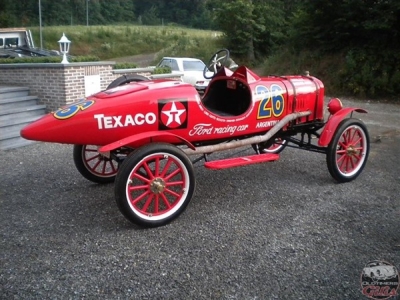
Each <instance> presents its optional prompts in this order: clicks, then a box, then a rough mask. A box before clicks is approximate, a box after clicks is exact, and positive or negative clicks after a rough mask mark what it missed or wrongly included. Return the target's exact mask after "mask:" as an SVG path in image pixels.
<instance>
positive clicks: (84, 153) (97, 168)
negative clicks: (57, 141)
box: [74, 145, 118, 184]
mask: <svg viewBox="0 0 400 300" xmlns="http://www.w3.org/2000/svg"><path fill="white" fill-rule="evenodd" d="M74 163H75V166H76V168H77V169H78V171H79V173H81V175H82V176H83V177H85V178H86V179H88V180H90V181H92V182H95V183H101V184H105V183H110V182H114V180H115V177H116V175H117V173H118V163H117V162H116V161H114V160H112V159H111V158H107V157H105V156H103V155H101V154H100V153H99V152H98V151H97V146H93V145H74Z"/></svg>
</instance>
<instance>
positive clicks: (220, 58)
mask: <svg viewBox="0 0 400 300" xmlns="http://www.w3.org/2000/svg"><path fill="white" fill-rule="evenodd" d="M228 59H229V50H228V49H221V50H219V51H217V52H215V53H214V54H213V55H212V56H211V58H210V61H209V62H208V64H207V65H206V66H205V67H204V70H203V76H204V78H206V79H211V78H213V77H214V76H215V75H216V74H217V73H218V71H219V69H220V68H221V67H223V66H225V65H226V62H227V61H228ZM209 71H210V72H212V73H213V74H212V75H211V76H208V75H207V72H209Z"/></svg>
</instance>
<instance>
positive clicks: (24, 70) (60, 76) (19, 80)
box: [0, 62, 120, 111]
mask: <svg viewBox="0 0 400 300" xmlns="http://www.w3.org/2000/svg"><path fill="white" fill-rule="evenodd" d="M114 64H115V62H86V63H70V64H57V63H43V64H0V85H6V86H23V87H29V88H30V93H31V95H35V96H38V98H39V99H40V100H39V101H40V104H45V105H46V106H47V111H54V110H56V109H58V108H59V107H61V106H64V105H66V104H69V103H72V102H75V101H77V100H79V99H81V98H84V97H85V88H86V87H85V81H87V78H93V77H94V78H96V75H97V76H99V77H100V86H99V88H98V89H100V90H103V89H106V87H107V86H108V85H109V84H110V83H111V82H112V81H113V80H114V79H115V78H117V77H119V76H120V74H114V73H113V65H114ZM93 75H95V76H93ZM88 76H92V77H88ZM86 83H87V82H86Z"/></svg>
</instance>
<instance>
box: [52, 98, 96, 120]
mask: <svg viewBox="0 0 400 300" xmlns="http://www.w3.org/2000/svg"><path fill="white" fill-rule="evenodd" d="M93 104H94V100H82V101H79V102H77V103H72V104H70V105H68V106H67V107H63V108H60V109H59V110H57V111H56V112H55V113H54V118H56V119H59V120H65V119H69V118H71V117H73V116H75V115H76V114H77V113H78V112H79V111H81V110H85V109H87V108H89V107H90V106H92V105H93Z"/></svg>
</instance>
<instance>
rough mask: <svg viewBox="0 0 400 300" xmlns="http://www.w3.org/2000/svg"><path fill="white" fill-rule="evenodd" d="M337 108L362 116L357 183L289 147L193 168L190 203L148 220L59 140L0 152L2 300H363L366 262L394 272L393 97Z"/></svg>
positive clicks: (399, 208)
mask: <svg viewBox="0 0 400 300" xmlns="http://www.w3.org/2000/svg"><path fill="white" fill-rule="evenodd" d="M344 104H345V105H356V106H360V107H363V108H366V109H367V110H369V111H370V114H368V115H361V117H362V118H363V120H364V121H365V123H366V124H367V126H368V128H369V130H370V134H371V140H372V143H371V154H370V159H369V161H368V164H367V166H366V168H365V170H364V172H363V173H362V174H361V176H360V177H359V178H358V179H357V180H355V181H353V182H350V183H347V184H336V183H335V182H334V181H333V180H332V179H331V177H330V175H329V172H328V170H327V167H326V163H325V157H324V156H323V155H321V154H316V153H309V152H305V151H299V150H294V149H286V150H285V151H284V152H283V153H282V156H281V160H280V161H278V162H274V163H269V164H260V165H254V166H248V167H241V168H235V169H229V170H223V171H210V170H207V169H205V168H203V167H202V166H201V164H198V165H196V176H197V188H196V194H195V197H194V198H193V200H192V202H191V203H190V205H189V207H188V209H187V210H186V211H185V212H184V213H183V214H182V215H181V216H180V217H179V218H178V219H177V220H176V221H175V222H173V223H171V224H170V225H167V226H165V227H161V228H156V229H140V228H137V227H135V226H133V225H132V224H131V223H129V222H128V221H127V220H125V218H124V217H123V216H122V215H121V214H120V212H119V211H118V208H117V206H116V204H115V202H114V196H113V193H114V191H113V185H112V184H110V185H103V186H101V185H96V184H93V183H91V182H89V181H87V180H85V179H84V178H82V177H81V176H80V175H79V173H78V171H76V169H75V167H74V165H73V161H72V147H71V146H69V145H56V144H43V143H37V144H34V145H31V146H27V147H24V148H20V149H17V150H13V151H6V152H0V155H1V164H0V168H1V169H0V173H1V176H0V178H1V180H0V192H1V194H0V197H1V198H0V203H1V209H0V233H1V242H0V298H1V299H366V297H365V296H363V295H362V294H361V285H360V276H361V272H362V270H363V268H364V266H365V264H366V263H368V262H369V261H371V260H377V259H380V260H385V261H388V262H390V263H392V264H393V265H395V266H396V267H397V268H398V269H399V268H400V164H399V161H400V106H399V105H392V104H380V103H367V102H365V101H364V102H357V103H354V102H351V101H344ZM244 152H249V153H251V150H250V149H246V150H244Z"/></svg>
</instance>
